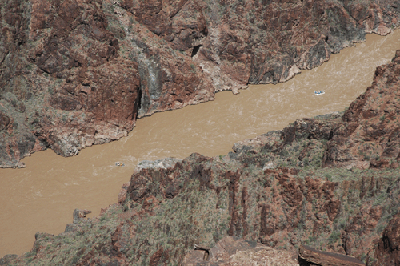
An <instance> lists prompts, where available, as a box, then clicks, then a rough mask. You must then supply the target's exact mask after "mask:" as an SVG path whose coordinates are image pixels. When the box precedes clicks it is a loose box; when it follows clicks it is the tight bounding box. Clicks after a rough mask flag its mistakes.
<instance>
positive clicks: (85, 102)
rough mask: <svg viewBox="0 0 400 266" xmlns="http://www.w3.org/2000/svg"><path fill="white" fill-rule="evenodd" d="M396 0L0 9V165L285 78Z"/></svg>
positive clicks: (34, 2)
mask: <svg viewBox="0 0 400 266" xmlns="http://www.w3.org/2000/svg"><path fill="white" fill-rule="evenodd" d="M398 8H399V3H398V1H394V0H392V1H379V3H375V2H374V1H313V0H310V1H297V0H296V1H267V0H265V1H264V0H263V1H241V0H240V1H239V0H230V1H217V2H215V1H207V0H197V1H195V0H181V1H161V0H152V1H136V0H130V1H127V0H126V1H125V0H124V1H109V0H96V1H84V0H67V1H59V0H51V1H42V0H31V1H27V0H21V1H12V0H6V1H3V2H2V4H1V6H0V10H1V12H0V23H1V24H0V26H1V33H2V34H1V37H0V136H1V137H0V143H1V145H0V166H2V167H16V166H22V165H20V164H19V160H20V159H21V158H23V157H24V156H26V155H28V154H30V153H32V152H34V151H37V150H43V149H46V148H48V147H50V148H52V149H54V150H55V151H56V152H57V153H58V154H61V155H63V156H70V155H75V154H77V153H78V152H79V150H80V149H82V148H85V147H87V146H91V145H93V144H99V143H104V142H109V141H112V140H115V139H118V138H120V137H122V136H125V135H126V134H127V133H128V132H129V131H130V130H132V128H133V126H134V124H135V120H136V119H137V118H138V117H141V116H145V115H150V114H152V113H154V112H158V111H164V110H171V109H176V108H181V107H183V106H185V105H187V104H196V103H199V102H204V101H209V100H212V99H213V97H214V93H215V92H216V91H220V90H232V91H233V92H235V93H236V92H237V91H238V89H240V88H242V87H245V86H246V85H247V84H248V83H276V82H284V81H286V80H288V79H290V78H291V77H293V75H295V74H296V73H298V71H299V70H301V69H310V68H313V67H316V66H318V65H320V64H321V63H322V62H324V61H327V60H328V59H329V55H330V54H331V53H337V52H338V51H339V50H340V49H342V48H343V47H345V46H348V45H351V44H352V42H355V41H362V40H364V38H365V33H368V32H375V33H378V34H387V33H389V32H390V28H391V27H395V26H397V25H398V16H399V12H398Z"/></svg>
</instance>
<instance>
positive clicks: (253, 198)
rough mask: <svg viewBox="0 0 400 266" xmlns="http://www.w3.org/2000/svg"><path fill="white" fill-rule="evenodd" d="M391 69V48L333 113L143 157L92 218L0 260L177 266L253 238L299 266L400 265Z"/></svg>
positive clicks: (398, 114)
mask: <svg viewBox="0 0 400 266" xmlns="http://www.w3.org/2000/svg"><path fill="white" fill-rule="evenodd" d="M399 66H400V52H397V53H396V57H395V58H394V59H393V61H392V63H390V64H388V65H386V66H383V67H379V68H378V69H377V71H376V75H375V79H374V83H373V85H372V86H371V87H369V88H368V89H367V91H366V92H365V93H364V94H363V95H361V96H360V97H359V98H358V99H356V100H355V101H354V102H353V103H352V104H351V105H350V108H349V109H348V110H346V111H345V112H343V113H341V114H339V113H336V114H331V115H322V116H317V117H315V118H312V119H300V120H297V121H295V123H294V124H292V125H290V126H289V127H287V128H285V129H284V130H282V131H275V132H269V133H267V134H265V135H262V136H259V137H258V138H255V139H252V140H247V141H243V142H241V143H237V144H235V146H234V152H231V153H229V154H228V155H226V156H221V157H215V158H209V157H205V156H202V155H200V154H196V153H194V154H192V155H191V156H189V157H187V158H185V159H184V160H182V161H180V160H174V159H170V160H165V161H157V162H154V163H150V162H146V163H145V164H144V165H143V167H140V168H138V170H137V171H136V172H135V173H134V174H133V175H132V176H131V179H130V182H129V183H127V184H124V185H123V188H122V190H121V192H120V193H119V195H118V203H116V204H114V205H111V206H109V207H108V208H106V209H104V210H102V212H101V213H100V215H99V216H98V217H95V218H93V219H85V218H84V216H85V215H86V213H87V212H88V211H86V210H84V211H79V210H76V211H75V212H74V223H73V224H71V225H68V226H67V229H66V231H65V232H64V233H62V234H60V235H58V236H53V235H49V234H46V233H37V234H36V236H35V238H36V241H35V244H34V247H33V249H32V250H31V251H30V252H28V253H25V254H24V255H22V256H20V257H18V256H13V255H8V256H5V257H4V258H2V259H1V260H0V264H5V265H24V264H63V265H65V264H67V265H160V264H161V265H162V264H173V265H179V264H182V263H184V262H187V263H195V262H196V261H198V260H200V258H199V255H202V256H203V257H202V259H203V258H205V257H204V253H205V252H206V253H207V252H208V256H206V259H208V261H210V262H211V261H212V260H213V259H216V258H220V259H221V260H225V261H226V263H231V262H232V263H233V262H234V261H233V260H235V261H237V260H239V261H240V260H241V259H243V258H247V257H249V256H250V257H251V256H252V255H251V254H253V255H254V254H255V253H257V252H258V251H257V252H255V251H254V252H255V253H254V252H253V251H250V250H249V246H250V247H251V246H252V245H253V246H254V245H255V246H256V247H257V246H258V247H260V248H261V249H262V250H260V253H259V254H258V255H257V254H256V255H257V256H264V258H265V260H270V259H271V261H272V260H273V258H276V257H274V256H275V255H276V252H275V251H274V250H283V251H284V252H283V253H282V254H295V253H296V252H297V251H298V250H300V258H302V259H304V260H306V262H307V261H308V263H309V264H311V263H312V264H320V265H325V264H326V265H329V264H327V263H330V262H332V261H334V259H340V260H342V261H343V260H348V262H349V263H350V262H351V263H355V265H357V264H360V262H359V261H362V263H365V264H366V265H388V266H391V265H398V263H399V260H398V258H399V250H400V246H399V245H400V242H399V226H398V225H399V221H400V220H399V213H400V168H399V165H398V163H399V160H400V153H399V151H398V150H397V148H398V147H399V145H398V133H399V131H398V129H396V126H398V120H399V118H400V105H399V102H400V97H399V96H400V95H399V94H398V91H399V90H398V88H399V86H398V85H396V84H398V80H397V76H398V73H397V69H398V68H399ZM377 94H378V95H379V96H377ZM382 115H385V117H384V119H381V117H382ZM377 136H378V137H377ZM392 145H393V146H392ZM334 147H338V148H337V149H334ZM368 147H376V148H374V149H370V148H368ZM354 148H356V150H357V152H355V150H354ZM339 155H340V156H339ZM227 236H231V237H234V238H240V239H242V240H243V241H242V242H241V244H238V246H240V248H243V250H241V249H240V248H238V249H237V250H236V251H234V250H229V248H226V245H225V247H224V244H223V243H231V245H233V246H235V245H236V244H235V243H233V242H229V241H231V240H232V239H231V240H227V238H226V237H227ZM256 242H257V243H258V244H256ZM304 245H306V246H308V247H307V248H305V247H304ZM299 248H300V249H299ZM193 249H196V250H197V251H196V252H197V255H196V254H195V253H189V252H192V251H193ZM223 249H225V250H223ZM314 249H315V250H314ZM200 250H202V254H199V253H198V252H200ZM215 250H220V253H221V256H219V255H218V256H216V254H217V253H218V252H219V251H215ZM316 250H318V251H316ZM242 251H243V252H242ZM213 252H214V255H213V256H214V257H212V256H211V255H210V254H213ZM235 252H236V253H235ZM252 252H253V253H252ZM286 252H289V253H286ZM319 252H320V253H319ZM332 252H333V253H336V255H335V254H331V253H332ZM318 254H320V255H318ZM322 255H324V256H326V257H325V259H324V257H323V256H322ZM288 256H289V255H288ZM290 256H292V255H290ZM346 256H351V257H353V259H349V258H347V257H346ZM316 257H318V258H316ZM291 258H292V257H290V258H289V257H288V258H287V260H288V263H291V262H292V260H291ZM354 258H355V259H354ZM317 259H318V260H317ZM193 261H194V262H193ZM208 261H206V262H204V263H205V264H204V263H203V262H199V263H203V265H207V263H209V262H208ZM299 262H302V261H301V260H299ZM196 263H197V262H196ZM333 263H334V262H333ZM228 265H229V264H228Z"/></svg>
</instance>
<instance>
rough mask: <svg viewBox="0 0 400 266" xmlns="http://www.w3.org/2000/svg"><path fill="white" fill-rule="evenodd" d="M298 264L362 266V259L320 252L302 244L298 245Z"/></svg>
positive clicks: (306, 265) (303, 265) (302, 265)
mask: <svg viewBox="0 0 400 266" xmlns="http://www.w3.org/2000/svg"><path fill="white" fill-rule="evenodd" d="M299 265H301V266H309V265H321V266H341V265H343V266H363V265H365V264H364V263H363V262H362V261H360V260H358V259H356V258H353V257H350V256H345V255H342V254H338V253H334V252H322V251H318V250H316V249H313V248H310V247H307V246H303V245H301V246H300V247H299Z"/></svg>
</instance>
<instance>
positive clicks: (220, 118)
mask: <svg viewBox="0 0 400 266" xmlns="http://www.w3.org/2000/svg"><path fill="white" fill-rule="evenodd" d="M399 40H400V30H398V31H396V32H394V33H393V34H390V35H388V36H386V37H381V36H378V35H368V36H367V42H365V43H358V44H357V45H356V46H355V47H350V48H346V49H344V50H343V51H341V52H340V54H338V55H332V56H331V59H330V61H329V62H327V63H324V64H323V65H322V66H321V67H319V68H316V69H314V70H309V71H303V72H302V74H300V75H297V76H296V77H295V78H294V79H292V80H290V81H288V82H286V83H283V84H278V85H256V86H250V87H249V88H248V89H247V90H243V91H241V92H240V94H239V95H236V96H235V95H233V94H232V93H231V92H221V93H218V94H217V95H216V97H215V101H213V102H208V103H204V104H199V105H195V106H188V107H186V108H183V109H180V110H176V111H171V112H164V113H156V114H154V115H152V116H151V117H146V118H143V119H140V120H138V121H137V123H136V127H135V129H134V130H133V131H132V132H131V133H130V134H129V136H128V137H125V138H123V139H121V140H119V141H116V142H112V143H109V144H104V145H98V146H93V147H90V148H87V149H84V150H82V151H81V152H80V154H79V155H78V156H75V157H70V158H64V157H61V156H58V155H56V154H55V153H54V152H53V151H51V150H47V151H44V152H37V153H35V154H33V155H32V156H30V157H27V158H25V159H24V160H23V162H25V163H26V166H27V167H26V168H25V169H0V202H1V212H0V257H2V256H4V255H5V254H9V253H14V254H19V255H20V254H22V253H23V252H27V251H29V250H30V249H31V248H32V246H33V242H34V234H35V233H36V232H39V231H40V232H48V233H51V234H58V233H61V232H62V231H64V230H65V225H66V224H67V223H71V222H72V212H73V210H74V209H75V208H80V209H89V210H92V211H93V215H98V214H99V212H100V209H101V208H102V207H106V206H108V205H110V204H112V203H115V202H117V195H118V192H119V190H120V188H121V186H122V184H123V183H125V182H128V181H129V178H130V176H131V174H132V173H133V171H134V168H135V167H136V165H137V164H138V163H139V162H140V161H141V160H145V159H146V160H155V159H160V158H164V157H176V158H184V157H186V156H188V155H190V154H191V153H193V152H198V153H201V154H204V155H208V156H217V155H220V154H226V153H228V152H229V151H230V150H231V147H232V146H233V144H234V143H235V142H237V141H239V140H243V139H247V138H253V137H255V136H257V135H260V134H263V133H266V132H268V131H271V130H278V129H282V128H283V127H285V126H287V125H288V124H289V123H290V122H293V121H294V120H295V119H297V118H304V117H312V116H315V115H319V114H327V113H331V112H334V111H341V110H343V109H344V108H345V107H347V106H348V105H349V103H350V102H352V101H353V100H354V99H355V98H356V97H357V96H358V95H359V94H361V93H362V92H364V91H365V89H366V87H368V86H369V85H370V84H371V82H372V78H373V73H374V71H375V68H376V67H377V66H378V65H382V64H386V63H388V62H389V61H390V60H391V58H392V57H393V56H394V53H395V50H396V49H400V42H399ZM315 90H318V91H319V90H323V91H325V94H324V95H321V96H314V91H315ZM115 162H123V163H124V164H125V167H116V166H115Z"/></svg>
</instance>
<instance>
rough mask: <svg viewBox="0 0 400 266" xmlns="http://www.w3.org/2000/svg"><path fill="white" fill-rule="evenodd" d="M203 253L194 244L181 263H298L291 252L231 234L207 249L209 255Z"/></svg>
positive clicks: (248, 265)
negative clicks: (193, 247)
mask: <svg viewBox="0 0 400 266" xmlns="http://www.w3.org/2000/svg"><path fill="white" fill-rule="evenodd" d="M203 254H206V253H205V251H200V250H196V246H195V250H194V251H192V252H189V253H188V254H187V255H186V256H185V258H184V259H183V262H182V265H185V266H195V265H196V266H197V265H204V266H206V265H226V266H230V265H232V266H233V265H243V266H250V265H282V266H289V265H293V266H294V265H299V264H298V262H297V258H295V254H293V253H291V252H287V251H285V250H277V249H274V248H271V247H268V246H266V245H261V244H259V243H257V242H255V241H245V240H243V239H238V238H235V237H231V236H226V237H224V238H222V239H221V240H220V241H218V243H217V244H216V245H215V247H213V248H211V249H209V254H210V255H209V256H206V257H204V255H203Z"/></svg>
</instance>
